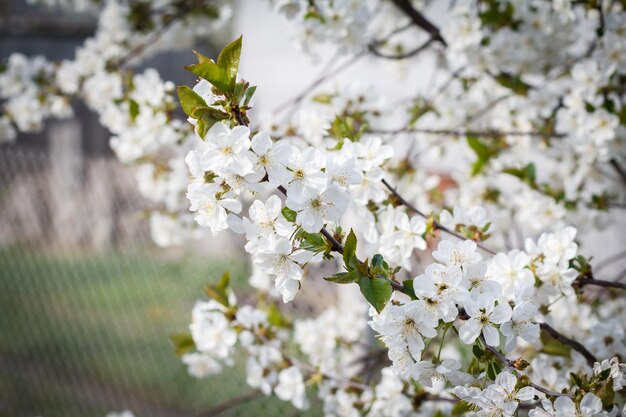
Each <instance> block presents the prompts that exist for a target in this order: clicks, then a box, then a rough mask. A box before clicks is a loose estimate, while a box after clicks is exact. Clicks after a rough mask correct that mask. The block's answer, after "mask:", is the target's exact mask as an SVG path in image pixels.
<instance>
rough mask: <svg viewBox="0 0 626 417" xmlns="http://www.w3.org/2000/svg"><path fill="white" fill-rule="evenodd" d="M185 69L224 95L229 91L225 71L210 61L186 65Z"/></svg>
mask: <svg viewBox="0 0 626 417" xmlns="http://www.w3.org/2000/svg"><path fill="white" fill-rule="evenodd" d="M185 69H186V70H187V71H191V72H193V73H194V74H196V75H197V76H198V77H200V78H204V79H205V80H207V81H208V82H210V83H211V84H213V85H214V86H215V87H217V88H218V89H219V90H220V91H221V92H222V93H224V94H225V93H228V92H229V91H230V90H231V88H230V82H229V80H228V74H227V73H226V70H225V69H224V68H222V67H220V66H218V65H217V64H215V63H213V62H211V61H209V62H203V63H201V64H193V65H187V66H186V67H185Z"/></svg>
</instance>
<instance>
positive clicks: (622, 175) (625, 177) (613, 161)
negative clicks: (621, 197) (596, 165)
mask: <svg viewBox="0 0 626 417" xmlns="http://www.w3.org/2000/svg"><path fill="white" fill-rule="evenodd" d="M609 164H611V166H612V167H613V169H614V170H615V172H617V175H619V176H620V178H621V179H622V182H623V183H624V185H626V171H624V168H623V167H622V166H621V165H620V163H619V161H618V160H617V159H615V158H612V159H611V160H610V161H609Z"/></svg>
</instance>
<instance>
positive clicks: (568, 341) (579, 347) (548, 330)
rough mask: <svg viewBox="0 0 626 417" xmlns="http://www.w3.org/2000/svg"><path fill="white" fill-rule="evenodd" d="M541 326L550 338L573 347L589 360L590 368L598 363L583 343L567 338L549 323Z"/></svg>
mask: <svg viewBox="0 0 626 417" xmlns="http://www.w3.org/2000/svg"><path fill="white" fill-rule="evenodd" d="M539 326H540V327H541V330H543V331H545V332H546V333H548V334H549V335H550V336H552V337H553V338H555V339H556V340H558V341H559V342H561V343H562V344H564V345H567V346H569V347H571V348H572V349H574V350H575V351H577V352H578V353H580V354H581V355H583V356H584V357H585V359H586V360H587V364H589V366H591V367H592V368H593V364H594V363H596V362H598V359H597V358H596V357H595V356H594V355H593V353H591V352H589V351H588V350H587V348H586V347H584V346H583V345H582V343H580V342H578V341H576V340H574V339H570V338H569V337H567V336H564V335H562V334H561V333H559V332H558V331H556V329H555V328H554V327H552V326H550V325H549V324H548V323H540V324H539Z"/></svg>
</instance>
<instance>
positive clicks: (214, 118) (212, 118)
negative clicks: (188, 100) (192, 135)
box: [191, 107, 228, 140]
mask: <svg viewBox="0 0 626 417" xmlns="http://www.w3.org/2000/svg"><path fill="white" fill-rule="evenodd" d="M191 117H197V118H198V119H197V124H196V127H197V129H198V136H200V137H201V138H202V139H203V140H204V136H205V135H206V132H207V131H208V130H209V129H210V128H211V126H213V125H214V124H215V123H217V122H219V121H222V120H227V119H228V115H227V114H226V113H224V112H223V111H221V110H217V109H214V108H211V107H197V108H196V109H195V110H194V111H193V112H192V114H191Z"/></svg>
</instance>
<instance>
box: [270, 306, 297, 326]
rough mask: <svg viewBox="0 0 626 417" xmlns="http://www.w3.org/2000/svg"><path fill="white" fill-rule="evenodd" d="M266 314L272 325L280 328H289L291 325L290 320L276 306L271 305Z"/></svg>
mask: <svg viewBox="0 0 626 417" xmlns="http://www.w3.org/2000/svg"><path fill="white" fill-rule="evenodd" d="M265 312H266V313H267V321H268V322H269V323H270V324H271V325H273V326H278V327H289V326H290V325H291V322H290V321H289V319H288V318H287V317H285V316H284V315H283V313H282V312H281V311H280V309H279V308H278V307H277V306H276V304H270V305H269V306H268V307H267V309H266V310H265Z"/></svg>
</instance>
